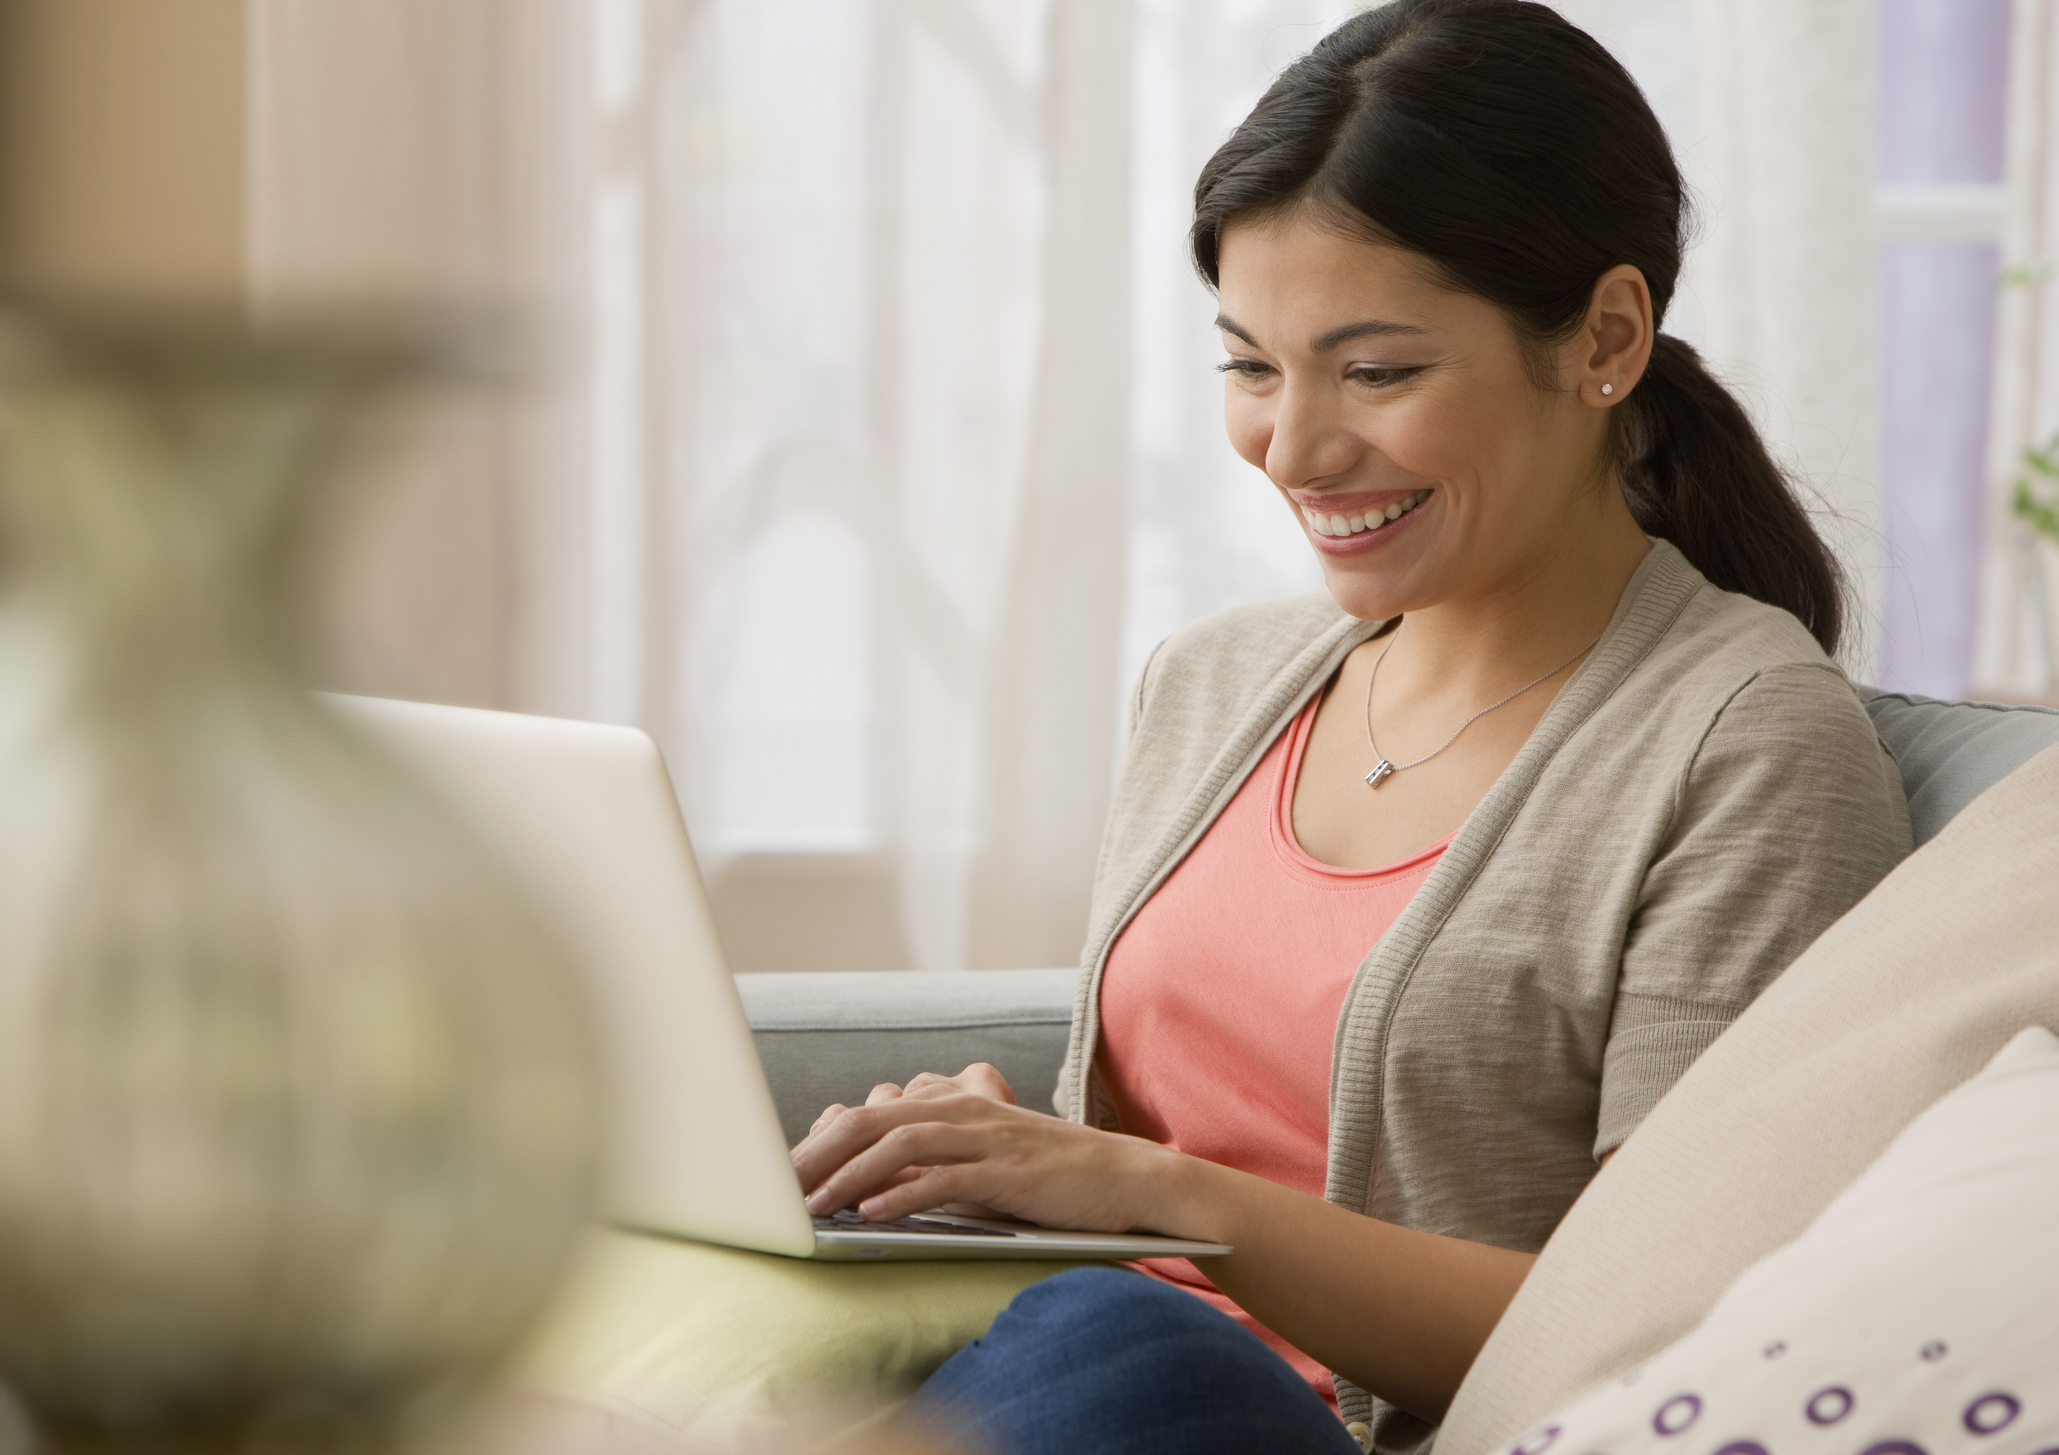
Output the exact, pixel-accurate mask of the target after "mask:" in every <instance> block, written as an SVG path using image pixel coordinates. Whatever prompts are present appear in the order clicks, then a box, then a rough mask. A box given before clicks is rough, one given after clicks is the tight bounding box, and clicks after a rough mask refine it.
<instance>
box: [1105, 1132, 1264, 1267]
mask: <svg viewBox="0 0 2059 1455" xmlns="http://www.w3.org/2000/svg"><path fill="white" fill-rule="evenodd" d="M1123 1140H1124V1141H1125V1142H1127V1143H1129V1144H1130V1146H1129V1147H1127V1148H1126V1149H1125V1153H1126V1156H1127V1157H1128V1159H1129V1160H1130V1162H1131V1164H1132V1165H1131V1166H1130V1167H1128V1168H1127V1169H1126V1175H1125V1179H1124V1180H1125V1182H1126V1184H1127V1185H1128V1187H1129V1189H1130V1193H1131V1206H1130V1207H1129V1209H1128V1212H1129V1213H1130V1214H1131V1222H1130V1226H1131V1227H1133V1228H1138V1229H1142V1230H1146V1231H1149V1232H1153V1233H1159V1234H1162V1235H1163V1236H1165V1237H1168V1238H1188V1239H1192V1240H1193V1241H1195V1242H1199V1243H1223V1242H1229V1241H1231V1239H1230V1238H1228V1237H1227V1236H1226V1234H1227V1233H1228V1232H1229V1231H1230V1230H1231V1228H1232V1225H1233V1224H1234V1221H1235V1215H1234V1208H1233V1207H1232V1206H1231V1203H1232V1200H1233V1199H1232V1197H1231V1195H1230V1193H1231V1189H1229V1188H1227V1187H1225V1186H1223V1185H1222V1184H1223V1183H1224V1181H1225V1180H1226V1178H1235V1176H1236V1174H1235V1173H1232V1172H1230V1170H1229V1169H1228V1168H1226V1167H1220V1166H1218V1165H1216V1164H1215V1163H1213V1162H1209V1161H1206V1160H1205V1159H1203V1158H1200V1157H1196V1156H1193V1155H1191V1154H1189V1153H1186V1152H1181V1151H1178V1150H1177V1149H1175V1148H1172V1147H1167V1146H1165V1145H1163V1144H1161V1143H1158V1142H1152V1141H1147V1140H1145V1139H1143V1138H1141V1137H1124V1138H1123Z"/></svg>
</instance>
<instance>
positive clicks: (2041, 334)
mask: <svg viewBox="0 0 2059 1455" xmlns="http://www.w3.org/2000/svg"><path fill="white" fill-rule="evenodd" d="M2006 165H2007V187H2008V193H2007V195H2008V203H2007V214H2006V219H2005V225H2004V231H2003V236H2002V267H2003V272H2002V281H2003V286H2002V290H2001V310H2000V315H2001V316H2000V319H1999V327H1998V329H1997V337H1996V353H1995V390H1994V412H1993V417H1992V424H1991V426H1990V430H1989V435H1988V463H1989V496H1988V516H1987V522H1986V524H1987V550H1986V558H1985V561H1984V563H1983V572H1982V578H1981V586H1982V593H1981V615H1980V641H1979V654H1978V669H1977V671H1978V675H1977V679H1976V680H1978V681H1979V682H1981V683H1982V684H1984V685H1986V686H1989V687H1990V688H1999V689H2001V690H2003V691H2004V692H2012V691H2013V693H2014V694H2016V695H2025V696H2036V695H2047V696H2049V695H2050V694H2053V693H2055V692H2059V601H2055V600H2054V589H2055V586H2059V548H2055V546H2054V544H2053V542H2052V541H2051V540H2050V539H2049V538H2045V537H2041V536H2040V535H2039V534H2038V533H2037V532H2036V531H2034V530H2032V529H2031V527H2030V526H2029V524H2028V523H2027V522H2025V521H2024V520H2023V519H2021V518H2020V517H2019V516H2018V515H2017V514H2016V513H2015V512H2014V511H2013V510H2012V509H2011V502H2012V497H2013V496H2014V494H2015V488H2016V482H2017V480H2018V479H2019V478H2021V477H2022V476H2023V475H2024V474H2025V452H2026V451H2027V450H2030V449H2034V448H2036V449H2043V448H2044V447H2045V446H2046V445H2047V444H2048V442H2049V441H2050V440H2051V439H2052V438H2053V436H2054V433H2055V431H2059V290H2055V288H2054V287H2053V285H2052V276H2053V260H2054V249H2055V247H2059V211H2055V209H2059V18H2055V16H2054V15H2053V6H2052V3H2051V0H2017V4H2016V8H2015V15H2014V26H2013V44H2012V46H2011V50H2010V72H2009V122H2008V141H2007V164H2006Z"/></svg>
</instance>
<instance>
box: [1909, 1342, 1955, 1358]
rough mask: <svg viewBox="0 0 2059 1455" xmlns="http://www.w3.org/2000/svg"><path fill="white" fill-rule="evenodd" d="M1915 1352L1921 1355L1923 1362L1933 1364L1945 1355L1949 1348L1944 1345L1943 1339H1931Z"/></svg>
mask: <svg viewBox="0 0 2059 1455" xmlns="http://www.w3.org/2000/svg"><path fill="white" fill-rule="evenodd" d="M1916 1352H1917V1353H1918V1354H1921V1355H1922V1356H1923V1360H1924V1362H1925V1363H1927V1364H1935V1363H1937V1361H1938V1360H1940V1359H1942V1358H1944V1357H1945V1355H1947V1354H1949V1353H1950V1352H1951V1350H1950V1349H1949V1348H1947V1347H1946V1345H1945V1341H1944V1340H1943V1339H1932V1340H1931V1341H1930V1342H1929V1343H1928V1344H1925V1345H1924V1346H1923V1347H1922V1348H1921V1349H1918V1350H1917V1351H1916Z"/></svg>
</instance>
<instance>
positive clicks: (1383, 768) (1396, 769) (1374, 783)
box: [1366, 632, 1601, 788]
mask: <svg viewBox="0 0 2059 1455" xmlns="http://www.w3.org/2000/svg"><path fill="white" fill-rule="evenodd" d="M1395 636H1396V640H1399V639H1400V633H1398V632H1397V633H1396V634H1395ZM1600 640H1601V638H1600V637H1596V638H1595V639H1594V641H1592V642H1589V643H1588V644H1587V645H1586V646H1584V647H1582V648H1581V649H1580V650H1579V651H1577V652H1575V653H1573V655H1572V656H1570V657H1568V658H1566V660H1565V661H1563V662H1561V663H1559V664H1558V665H1557V666H1556V667H1554V668H1552V669H1551V670H1550V671H1549V672H1546V673H1545V674H1544V676H1543V677H1539V678H1538V679H1537V680H1536V681H1535V682H1526V683H1524V684H1523V685H1522V686H1521V687H1518V688H1517V689H1516V690H1515V691H1514V692H1511V693H1510V694H1509V695H1508V696H1506V697H1504V698H1502V700H1501V701H1499V702H1490V703H1488V704H1487V706H1485V707H1483V708H1481V709H1480V710H1479V711H1478V712H1476V713H1474V714H1473V715H1472V716H1471V717H1469V718H1467V719H1466V720H1465V721H1464V722H1462V723H1460V724H1459V725H1458V732H1457V733H1453V734H1452V735H1451V736H1450V737H1448V738H1446V739H1445V740H1444V741H1443V742H1442V743H1439V744H1438V745H1437V747H1436V749H1435V751H1433V752H1428V753H1425V754H1423V756H1422V757H1420V758H1418V759H1416V760H1415V762H1413V763H1390V762H1388V761H1387V758H1386V756H1385V755H1384V754H1383V753H1381V751H1380V745H1379V744H1378V743H1376V742H1374V741H1373V684H1374V683H1375V682H1377V681H1379V680H1380V664H1381V663H1382V662H1384V661H1386V660H1387V654H1388V653H1389V652H1391V651H1393V650H1394V643H1393V642H1389V643H1387V645H1386V646H1384V647H1382V648H1380V655H1379V656H1377V657H1375V658H1373V670H1372V671H1370V672H1368V673H1366V746H1367V747H1369V748H1371V749H1372V750H1373V756H1374V757H1375V758H1377V759H1379V762H1377V763H1376V764H1374V765H1373V771H1372V772H1370V773H1368V774H1366V787H1368V788H1378V787H1379V786H1380V785H1381V784H1382V783H1384V782H1386V781H1387V780H1388V779H1389V778H1392V777H1393V776H1394V775H1395V774H1396V773H1400V772H1402V771H1404V770H1405V769H1409V768H1420V767H1422V766H1423V764H1425V763H1427V762H1429V761H1430V760H1431V759H1432V758H1434V757H1436V756H1437V754H1438V753H1441V752H1443V751H1444V750H1445V749H1446V748H1448V747H1450V746H1451V745H1452V744H1453V743H1455V742H1457V741H1458V737H1459V733H1462V732H1464V731H1465V730H1466V729H1467V728H1469V727H1471V726H1472V725H1473V724H1474V723H1476V722H1478V721H1479V720H1480V719H1481V718H1483V717H1485V716H1487V714H1488V713H1490V712H1492V711H1494V709H1495V708H1497V707H1507V706H1508V705H1509V704H1510V703H1511V702H1514V701H1515V700H1516V699H1517V698H1518V697H1521V696H1522V695H1523V694H1524V693H1525V692H1528V691H1529V690H1530V689H1531V688H1532V687H1535V686H1536V685H1537V683H1538V682H1543V681H1545V680H1546V679H1547V678H1550V677H1556V676H1557V675H1558V674H1559V673H1561V672H1563V671H1565V670H1566V668H1568V667H1570V666H1572V665H1573V664H1574V663H1575V662H1577V661H1579V660H1580V659H1581V658H1582V657H1584V656H1586V655H1587V654H1588V653H1589V652H1591V651H1593V650H1594V646H1595V642H1599V641H1600Z"/></svg>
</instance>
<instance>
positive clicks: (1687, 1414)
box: [1651, 1394, 1702, 1435]
mask: <svg viewBox="0 0 2059 1455" xmlns="http://www.w3.org/2000/svg"><path fill="white" fill-rule="evenodd" d="M1676 1411H1677V1413H1676ZM1701 1416H1702V1402H1701V1399H1700V1397H1699V1396H1696V1395H1692V1394H1676V1395H1674V1396H1673V1397H1672V1398H1671V1399H1669V1400H1667V1401H1666V1402H1665V1403H1664V1404H1662V1405H1660V1406H1659V1408H1658V1411H1657V1413H1655V1414H1654V1415H1653V1416H1652V1417H1651V1427H1652V1428H1653V1429H1654V1430H1657V1431H1658V1432H1659V1433H1660V1434H1661V1435H1677V1434H1679V1433H1680V1432H1681V1431H1682V1430H1684V1429H1686V1428H1687V1427H1688V1426H1689V1425H1692V1424H1693V1423H1694V1422H1695V1421H1696V1420H1698V1419H1700V1418H1701Z"/></svg>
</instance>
